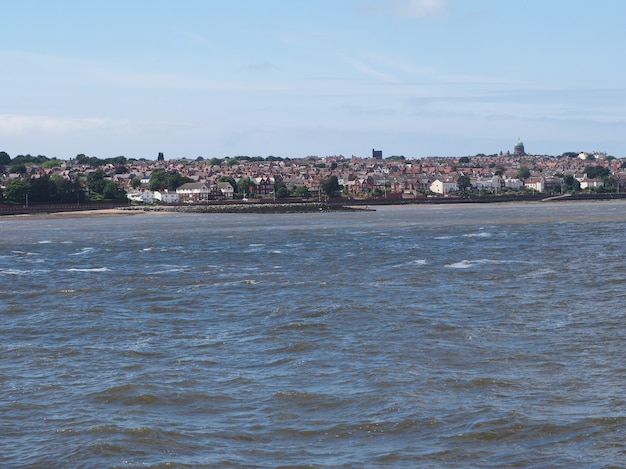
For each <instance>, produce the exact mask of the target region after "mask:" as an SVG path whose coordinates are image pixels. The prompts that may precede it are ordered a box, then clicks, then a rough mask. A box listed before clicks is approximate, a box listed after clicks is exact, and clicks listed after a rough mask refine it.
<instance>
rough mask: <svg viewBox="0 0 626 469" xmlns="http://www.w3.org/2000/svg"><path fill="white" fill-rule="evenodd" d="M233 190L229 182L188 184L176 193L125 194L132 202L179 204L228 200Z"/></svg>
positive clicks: (144, 192) (140, 191)
mask: <svg viewBox="0 0 626 469" xmlns="http://www.w3.org/2000/svg"><path fill="white" fill-rule="evenodd" d="M234 194H235V189H234V188H233V186H232V185H231V184H230V182H217V183H214V184H211V183H208V182H188V183H186V184H183V185H182V186H180V187H179V188H178V189H176V192H169V191H168V190H163V191H151V190H148V189H132V190H130V191H128V192H127V196H128V199H129V200H131V201H133V202H141V203H145V204H147V203H155V202H161V203H164V204H173V203H180V202H187V203H192V202H203V201H207V200H216V199H223V200H229V199H232V198H233V197H234Z"/></svg>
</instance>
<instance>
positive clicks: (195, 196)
mask: <svg viewBox="0 0 626 469" xmlns="http://www.w3.org/2000/svg"><path fill="white" fill-rule="evenodd" d="M176 194H177V195H178V197H179V198H180V200H181V201H183V202H201V201H204V200H209V197H210V195H211V188H210V187H209V185H208V184H206V183H204V182H188V183H186V184H183V185H182V186H180V187H179V188H178V189H176Z"/></svg>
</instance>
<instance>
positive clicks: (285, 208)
mask: <svg viewBox="0 0 626 469" xmlns="http://www.w3.org/2000/svg"><path fill="white" fill-rule="evenodd" d="M120 208H121V209H122V210H138V211H144V212H176V213H311V212H326V211H329V212H330V211H350V210H359V209H358V208H354V207H347V206H345V205H337V204H328V203H321V202H317V203H284V204H257V203H241V204H197V205H196V204H193V205H146V206H138V205H137V206H130V207H120Z"/></svg>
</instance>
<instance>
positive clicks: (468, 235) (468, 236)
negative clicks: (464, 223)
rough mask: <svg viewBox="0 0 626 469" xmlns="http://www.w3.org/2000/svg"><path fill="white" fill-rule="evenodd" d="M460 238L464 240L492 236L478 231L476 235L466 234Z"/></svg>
mask: <svg viewBox="0 0 626 469" xmlns="http://www.w3.org/2000/svg"><path fill="white" fill-rule="evenodd" d="M462 236H463V237H464V238H490V237H491V236H493V235H492V234H491V233H489V232H488V231H480V232H478V233H467V234H464V235H462Z"/></svg>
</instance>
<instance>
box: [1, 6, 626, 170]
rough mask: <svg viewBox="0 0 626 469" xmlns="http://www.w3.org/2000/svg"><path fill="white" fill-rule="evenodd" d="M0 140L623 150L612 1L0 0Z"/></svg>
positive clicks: (623, 12) (83, 145)
mask: <svg viewBox="0 0 626 469" xmlns="http://www.w3.org/2000/svg"><path fill="white" fill-rule="evenodd" d="M2 16H3V22H2V23H3V24H2V28H0V64H1V69H0V151H6V152H7V153H9V155H10V156H11V157H15V156H17V155H19V154H32V155H45V156H47V157H49V158H52V157H57V158H63V159H67V158H73V157H75V156H76V155H77V154H81V153H82V154H86V155H88V156H96V157H99V158H109V157H115V156H120V155H123V156H126V157H127V158H148V159H156V157H157V155H158V153H159V152H163V153H164V155H165V157H166V159H170V158H181V157H185V158H192V159H195V158H197V157H199V156H202V157H204V158H212V157H218V158H223V157H227V156H239V155H247V156H262V157H267V156H270V155H273V156H280V157H289V158H304V157H306V156H310V155H316V156H320V157H324V156H329V155H344V156H346V157H350V156H352V155H356V156H359V157H369V156H371V152H372V149H373V148H376V149H377V150H382V151H383V156H384V157H388V156H392V155H404V156H405V157H407V158H421V157H425V156H466V155H475V154H478V153H485V154H492V153H497V152H500V151H505V152H506V151H507V150H508V151H512V150H513V146H514V145H515V143H516V142H517V140H518V138H521V139H522V141H523V142H524V144H525V147H526V151H527V152H528V153H531V154H547V155H560V154H562V153H563V152H566V151H605V152H607V153H608V154H610V155H614V156H616V157H624V156H626V80H624V77H625V76H626V70H625V69H626V61H625V60H623V54H624V52H623V46H624V45H626V27H624V24H623V19H624V18H626V2H624V1H623V0H550V1H545V0H314V1H311V0H176V1H174V0H169V1H165V0H149V1H148V0H93V1H90V2H85V1H84V0H80V1H78V0H76V1H74V0H56V1H54V2H51V1H48V0H20V1H19V2H8V1H6V2H3V6H2Z"/></svg>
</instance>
